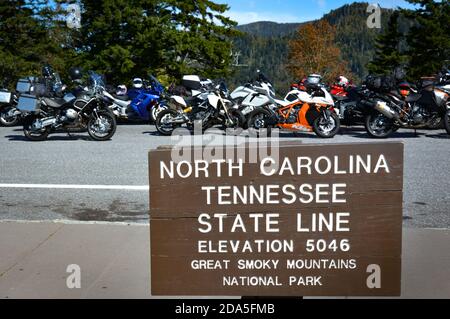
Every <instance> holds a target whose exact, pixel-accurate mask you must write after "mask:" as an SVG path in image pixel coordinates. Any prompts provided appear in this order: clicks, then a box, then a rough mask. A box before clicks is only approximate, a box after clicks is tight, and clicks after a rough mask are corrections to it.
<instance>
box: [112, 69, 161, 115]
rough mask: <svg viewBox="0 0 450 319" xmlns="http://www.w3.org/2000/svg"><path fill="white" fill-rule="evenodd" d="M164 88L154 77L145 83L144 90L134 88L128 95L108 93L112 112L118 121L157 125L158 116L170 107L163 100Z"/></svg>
mask: <svg viewBox="0 0 450 319" xmlns="http://www.w3.org/2000/svg"><path fill="white" fill-rule="evenodd" d="M164 92H165V89H164V86H163V85H162V84H161V83H160V82H159V81H158V80H157V79H156V78H155V77H154V76H150V79H149V80H148V81H143V86H142V88H133V89H131V90H129V91H128V92H127V94H126V95H115V94H109V93H106V97H107V98H108V99H109V100H110V102H111V103H112V104H111V105H110V107H109V108H110V109H111V111H112V112H113V113H114V114H115V115H116V117H117V118H118V119H123V120H144V121H149V122H153V123H155V121H156V118H157V117H158V114H159V113H160V112H162V111H164V110H166V109H168V107H167V106H166V103H165V101H164V99H163V96H164Z"/></svg>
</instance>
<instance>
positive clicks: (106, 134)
mask: <svg viewBox="0 0 450 319" xmlns="http://www.w3.org/2000/svg"><path fill="white" fill-rule="evenodd" d="M116 129H117V122H116V117H115V116H114V114H113V113H111V112H110V111H98V112H93V113H92V114H91V116H90V118H89V122H88V125H87V130H88V133H89V136H90V137H91V138H92V139H93V140H94V141H99V142H103V141H107V140H110V139H111V138H112V137H113V135H114V134H115V133H116Z"/></svg>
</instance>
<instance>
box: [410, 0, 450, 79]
mask: <svg viewBox="0 0 450 319" xmlns="http://www.w3.org/2000/svg"><path fill="white" fill-rule="evenodd" d="M408 2H410V3H412V4H416V5H419V9H418V10H415V11H405V15H406V16H407V17H408V18H410V19H412V20H413V21H415V25H414V26H413V27H412V28H411V31H410V32H409V34H408V37H407V42H408V46H409V49H408V54H409V56H410V61H409V75H410V76H412V77H414V78H419V77H421V76H427V75H433V74H435V73H436V72H438V71H439V70H440V69H441V68H442V66H443V65H444V64H446V61H448V59H449V58H450V2H448V1H445V0H444V1H433V0H408Z"/></svg>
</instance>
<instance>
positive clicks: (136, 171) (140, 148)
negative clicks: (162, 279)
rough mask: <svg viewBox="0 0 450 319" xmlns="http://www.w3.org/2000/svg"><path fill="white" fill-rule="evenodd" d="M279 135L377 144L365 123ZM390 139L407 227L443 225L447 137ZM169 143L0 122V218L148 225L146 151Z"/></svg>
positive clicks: (131, 132) (446, 220) (447, 210)
mask: <svg viewBox="0 0 450 319" xmlns="http://www.w3.org/2000/svg"><path fill="white" fill-rule="evenodd" d="M206 138H208V137H206ZM281 138H282V140H283V141H284V140H285V141H292V140H299V139H300V140H301V141H302V143H365V142H379V141H377V140H373V139H370V138H368V136H367V134H366V133H365V131H364V129H363V128H343V130H342V132H341V134H340V135H338V136H336V137H335V138H334V139H333V140H322V139H319V138H316V137H315V136H314V135H313V134H303V133H302V134H297V135H293V134H286V135H282V137H281ZM389 140H390V141H403V142H404V143H405V168H404V169H405V176H404V177H405V179H404V180H405V184H404V191H405V193H404V224H405V226H406V227H411V228H447V229H449V228H450V194H449V192H450V160H449V157H450V138H449V137H448V136H447V134H445V132H444V131H443V130H438V131H418V132H417V134H415V133H414V131H410V130H400V131H399V132H397V133H396V134H395V135H394V136H393V137H392V138H390V139H389ZM242 141H245V139H242ZM175 142H176V141H174V140H172V138H170V137H161V136H158V134H157V133H156V130H155V129H154V127H152V126H150V125H120V126H119V127H118V130H117V133H116V135H115V136H114V138H113V139H112V140H111V141H108V142H103V143H99V142H93V141H90V140H89V138H88V135H87V133H86V134H74V135H72V136H68V135H67V134H55V135H51V136H50V138H49V140H48V141H45V142H39V143H36V142H29V141H27V140H26V139H25V138H24V137H23V133H22V129H21V127H13V128H5V127H0V220H33V221H41V220H44V221H47V220H64V221H106V222H125V223H147V222H148V210H149V198H148V190H147V189H146V186H147V185H148V172H147V171H148V168H147V165H148V163H147V154H148V151H149V150H151V149H155V148H157V147H158V146H162V145H173V144H174V143H175ZM23 184H27V185H29V184H33V185H39V187H41V188H27V187H26V185H23ZM61 185H83V186H80V188H79V189H66V188H64V187H62V186H61ZM89 185H90V186H92V185H97V186H99V185H103V186H105V185H106V186H108V187H111V186H112V188H114V187H117V188H116V189H104V188H101V187H100V189H91V188H89ZM85 186H87V187H85Z"/></svg>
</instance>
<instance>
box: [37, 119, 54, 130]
mask: <svg viewBox="0 0 450 319" xmlns="http://www.w3.org/2000/svg"><path fill="white" fill-rule="evenodd" d="M55 123H56V119H55V118H54V117H50V118H47V119H42V120H40V121H38V122H36V123H35V124H34V125H33V127H34V129H37V130H40V129H43V128H45V127H47V126H52V125H54V124H55Z"/></svg>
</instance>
